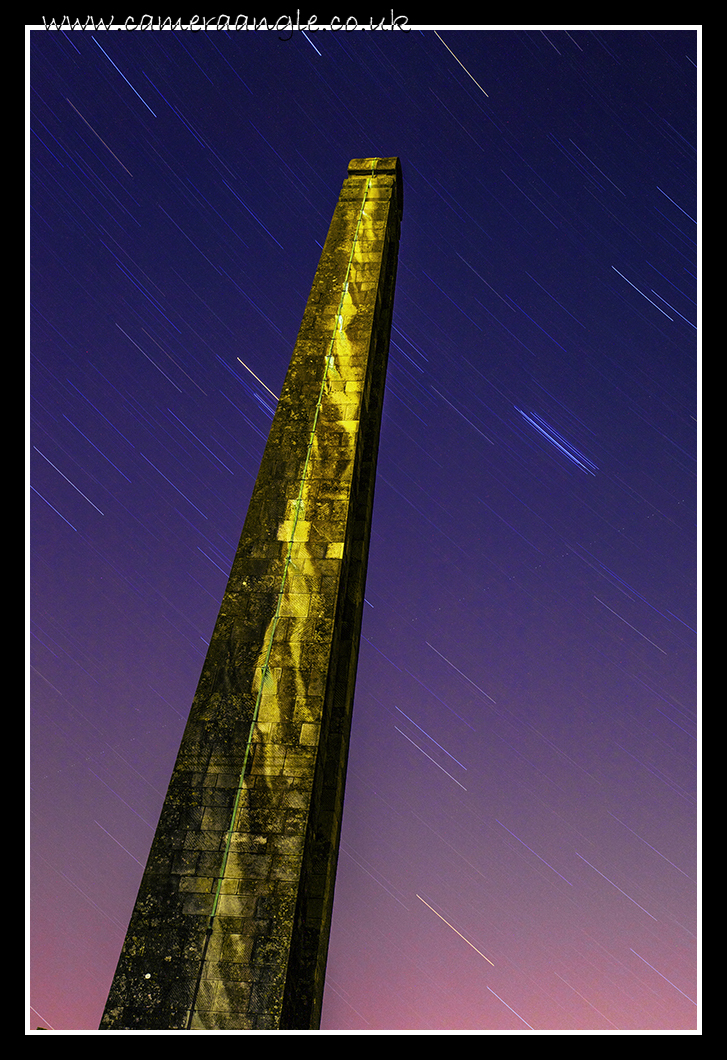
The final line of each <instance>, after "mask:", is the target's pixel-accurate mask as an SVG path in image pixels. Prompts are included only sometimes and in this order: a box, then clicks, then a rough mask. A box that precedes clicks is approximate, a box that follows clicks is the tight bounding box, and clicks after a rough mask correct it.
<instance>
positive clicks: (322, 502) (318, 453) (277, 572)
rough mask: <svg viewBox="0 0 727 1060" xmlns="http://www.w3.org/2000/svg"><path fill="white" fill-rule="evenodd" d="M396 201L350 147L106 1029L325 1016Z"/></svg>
mask: <svg viewBox="0 0 727 1060" xmlns="http://www.w3.org/2000/svg"><path fill="white" fill-rule="evenodd" d="M401 208H402V182H401V171H400V167H399V162H398V160H397V159H395V158H387V159H373V158H369V159H354V160H353V161H352V162H351V164H350V167H349V176H348V178H347V179H346V181H345V182H344V185H343V189H342V191H341V195H340V198H339V201H338V205H337V206H336V209H335V212H334V214H333V218H332V221H331V225H330V229H329V232H328V237H327V240H326V243H325V246H324V249H323V253H322V255H321V259H320V263H319V266H318V269H317V272H316V275H315V278H314V280H313V285H312V288H311V294H310V297H309V299H308V304H307V306H306V309H305V313H304V315H303V321H302V323H301V327H300V331H299V335H298V341H297V343H296V346H295V349H294V352H293V356H292V359H291V363H290V367H289V370H288V374H287V376H286V379H285V383H284V385H283V389H282V393H281V397H280V400H279V403H278V408H277V411H276V413H275V417H274V419H273V423H272V426H271V430H270V436H269V439H268V443H267V446H266V449H265V453H264V455H263V459H262V462H261V465H260V471H259V474H258V477H257V480H256V484H255V488H254V491H253V494H252V498H251V500H250V506H249V509H248V513H247V517H246V520H245V525H244V527H243V531H242V535H241V538H240V543H239V546H238V550H237V554H236V556H235V560H234V563H233V566H232V571H231V573H230V577H229V581H228V585H227V590H226V592H225V596H224V599H223V601H222V604H221V607H220V613H219V618H218V621H217V624H216V626H215V630H214V633H213V635H212V639H211V641H210V646H209V650H208V652H207V657H206V660H205V663H204V667H203V670H202V674H201V676H200V680H199V685H198V688H197V693H196V695H195V698H194V701H193V704H192V708H191V711H190V715H189V720H188V722H187V726H186V729H185V732H184V736H183V739H182V744H181V747H180V751H179V755H178V758H177V763H176V766H175V769H174V773H173V776H172V779H171V781H170V785H169V790H168V794H167V798H166V801H165V804H164V807H163V810H162V814H161V818H160V822H159V826H158V829H157V832H156V835H155V838H154V842H153V845H152V849H151V853H150V855H149V860H148V863H147V867H146V869H145V872H144V876H143V878H142V882H141V886H140V889H139V896H138V899H137V902H136V906H135V908H134V911H133V914H132V917H131V922H130V924H129V929H128V933H127V936H126V941H125V943H124V947H123V949H122V953H121V957H120V959H119V964H118V968H117V971H116V975H115V977H114V980H113V983H112V985H111V990H110V993H109V998H108V1003H107V1006H106V1010H105V1012H104V1015H103V1020H102V1023H101V1028H102V1029H138V1030H153V1029H172V1030H175V1029H179V1030H181V1029H187V1028H190V1029H195V1028H199V1029H217V1030H232V1029H236V1030H243V1029H272V1028H280V1029H314V1028H316V1027H317V1026H318V1024H319V1019H320V1007H321V1002H322V997H323V984H324V975H325V965H326V955H327V949H328V934H329V929H330V918H331V911H332V905H333V886H334V882H335V872H336V861H337V856H338V837H339V832H340V825H341V816H342V812H343V789H344V782H345V773H346V760H347V755H348V740H349V731H350V723H351V709H352V704H353V691H354V683H355V676H356V664H357V657H358V646H359V638H360V628H361V614H362V609H363V594H364V585H365V578H366V563H367V556H368V546H369V534H370V526H371V514H372V507H373V494H374V478H375V469H376V457H377V451H378V438H379V428H380V422H381V408H382V403H383V393H384V384H385V378H386V364H387V359H388V348H389V336H390V330H391V316H392V307H393V297H394V287H395V280H396V264H397V255H398V244H399V225H400V220H401Z"/></svg>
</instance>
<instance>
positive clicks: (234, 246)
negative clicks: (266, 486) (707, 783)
mask: <svg viewBox="0 0 727 1060" xmlns="http://www.w3.org/2000/svg"><path fill="white" fill-rule="evenodd" d="M29 38H30V42H29V63H30V86H29V111H30V148H29V151H30V200H29V220H30V248H31V253H30V265H29V277H30V287H29V289H30V332H29V334H30V343H29V345H30V353H29V364H30V399H29V423H30V431H29V442H28V454H29V467H30V490H29V497H30V501H29V505H30V509H29V510H30V588H29V598H30V638H29V640H30V666H29V674H30V681H29V687H30V721H29V735H30V748H31V752H30V792H29V804H30V812H29V833H30V840H31V842H30V850H31V856H30V870H31V874H30V902H29V911H30V917H29V921H30V928H29V951H30V962H29V964H30V977H29V1003H30V1009H29V1024H28V1026H29V1027H30V1028H35V1027H39V1026H44V1027H52V1028H55V1029H59V1030H61V1029H81V1030H82V1029H87V1030H93V1029H95V1028H96V1027H97V1026H98V1023H99V1020H100V1017H101V1013H102V1010H103V1006H104V1002H105V999H106V995H107V992H108V988H109V984H110V981H111V977H112V975H113V972H114V969H115V966H116V961H117V959H118V955H119V951H120V948H121V944H122V941H123V937H124V934H125V931H126V926H127V923H128V919H129V916H130V913H131V909H132V906H133V903H134V900H135V897H136V891H137V888H138V885H139V881H140V878H141V873H142V869H143V866H144V863H145V859H146V856H147V853H148V850H149V846H150V844H151V840H152V836H153V832H154V828H155V826H156V822H157V819H158V815H159V812H160V807H161V803H162V800H163V798H164V794H165V791H166V786H167V783H168V780H169V777H170V774H171V770H172V766H173V763H174V759H175V756H176V753H177V749H178V746H179V742H180V738H181V734H182V730H183V727H184V722H185V719H186V715H187V712H188V710H189V707H190V705H191V702H192V697H193V694H194V690H195V687H196V683H197V679H198V677H199V673H200V670H201V666H202V662H203V659H204V654H205V651H206V645H207V642H208V638H209V636H210V635H211V632H212V628H213V625H214V622H215V618H216V615H217V610H218V607H219V604H220V601H221V599H222V595H223V592H224V588H225V584H226V579H227V575H228V573H229V569H230V566H231V563H232V558H233V555H234V552H235V548H236V545H237V541H238V537H239V534H240V531H241V528H242V524H243V521H244V517H245V512H246V509H247V503H248V500H249V497H250V493H251V490H252V486H253V482H254V479H255V475H256V473H257V469H258V465H259V461H260V457H261V455H262V450H263V447H264V443H265V439H266V437H267V433H268V430H269V427H270V422H271V417H272V412H273V408H274V405H275V395H276V394H277V393H278V392H279V390H280V387H281V384H282V381H283V378H284V376H285V372H286V369H287V366H288V362H289V359H290V355H291V352H292V349H293V345H294V342H295V337H296V334H297V330H298V326H299V324H300V320H301V318H302V314H303V309H304V306H305V302H306V298H307V294H308V291H309V288H310V284H311V281H312V279H313V275H314V273H315V268H316V265H317V261H318V256H319V254H320V249H321V247H322V244H323V241H324V239H325V236H326V232H327V230H328V224H329V221H330V218H331V215H332V213H333V209H334V207H335V204H336V201H337V198H338V194H339V191H340V187H341V184H342V182H343V180H344V178H345V176H346V169H347V165H348V162H349V159H351V158H353V157H360V156H375V155H378V156H390V155H398V156H399V157H400V158H401V163H402V170H403V178H404V219H403V224H402V238H401V247H400V256H399V274H398V288H397V294H396V302H395V309H394V325H393V332H392V342H391V358H390V365H389V375H388V381H387V392H386V398H385V404H384V419H383V428H382V438H381V449H380V456H379V468H378V483H377V493H376V502H375V507H374V523H373V534H372V545H371V555H370V563H369V574H368V583H367V590H366V601H367V605H366V608H365V615H364V627H363V639H362V648H361V658H360V665H359V674H358V684H357V691H356V701H355V708H354V717H353V731H352V741H351V752H350V759H349V768H348V786H347V794H346V807H345V814H344V822H343V834H342V840H341V852H340V859H339V871H338V880H337V888H336V900H335V909H334V917H333V927H332V933H331V944H330V954H329V963H328V976H327V983H326V992H325V999H324V1006H323V1023H322V1027H323V1029H325V1030H329V1031H335V1030H345V1031H377V1030H379V1031H380V1030H399V1031H423V1032H427V1031H443V1030H444V1031H446V1030H460V1031H489V1032H495V1033H507V1032H526V1033H530V1029H532V1030H534V1031H551V1032H552V1031H560V1032H572V1033H587V1032H604V1033H607V1032H614V1031H619V1032H622V1033H634V1032H639V1031H642V1032H643V1031H647V1032H659V1031H685V1032H689V1031H694V1029H695V1028H698V1025H699V1023H698V1007H697V1001H698V995H697V988H698V985H697V964H698V951H697V938H698V907H697V864H698V844H697V836H698V828H697V820H698V818H697V810H698V802H697V797H698V770H697V766H698V747H699V744H698V733H697V706H698V696H697V690H698V682H697V659H698V651H697V633H696V631H697V609H698V606H697V605H698V596H697V584H698V583H697V574H698V568H697V538H698V535H697V508H698V505H697V485H698V465H697V444H698V438H699V435H698V424H697V409H698V402H697V399H698V386H697V382H698V363H699V362H698V343H697V331H696V325H697V322H698V321H697V306H698V297H697V258H698V254H697V249H698V246H697V225H696V221H697V190H698V166H697V162H698V151H697V148H698V143H697V134H698V115H697V99H698V91H697V90H698V72H697V59H698V52H699V46H700V36H699V33H698V31H697V30H696V29H694V28H689V27H687V28H676V29H674V30H663V29H652V28H648V27H647V28H644V29H630V30H628V29H627V30H625V31H624V30H619V29H615V28H612V27H605V28H600V29H595V30H579V29H575V28H574V29H569V30H567V31H566V30H562V29H561V30H551V29H547V28H545V29H544V30H540V29H537V28H536V29H523V28H522V27H514V29H513V30H511V31H510V30H506V29H496V30H494V31H486V30H476V31H466V32H448V31H446V30H444V29H442V30H441V31H440V32H439V33H436V32H434V31H432V30H428V31H419V30H411V31H410V32H393V33H392V32H388V33H387V32H383V31H381V32H375V33H364V32H359V33H344V32H338V33H334V32H331V31H323V32H309V33H307V34H304V33H302V32H296V33H294V34H292V36H291V35H286V36H283V37H279V36H277V35H275V34H274V33H262V32H257V31H256V32H236V33H221V32H215V33H213V32H206V33H192V32H182V33H180V32H166V33H164V32H147V33H134V32H128V33H109V32H83V33H81V32H75V33H61V32H43V31H31V32H30V34H29Z"/></svg>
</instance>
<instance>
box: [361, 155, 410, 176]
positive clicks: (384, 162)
mask: <svg viewBox="0 0 727 1060" xmlns="http://www.w3.org/2000/svg"><path fill="white" fill-rule="evenodd" d="M374 164H375V169H376V173H378V174H383V173H387V174H388V173H391V174H394V173H396V174H397V176H399V177H401V165H400V163H399V159H398V158H352V159H351V161H350V162H349V163H348V175H349V177H359V176H360V177H370V176H371V170H372V169H374Z"/></svg>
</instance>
